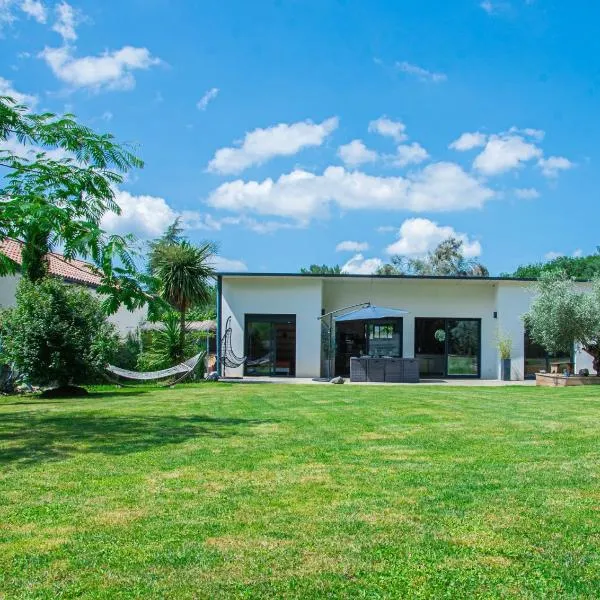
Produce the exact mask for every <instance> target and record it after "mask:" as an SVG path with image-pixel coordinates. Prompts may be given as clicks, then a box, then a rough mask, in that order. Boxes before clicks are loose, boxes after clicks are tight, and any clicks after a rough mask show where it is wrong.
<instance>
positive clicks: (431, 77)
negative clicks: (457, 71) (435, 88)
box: [396, 61, 448, 83]
mask: <svg viewBox="0 0 600 600" xmlns="http://www.w3.org/2000/svg"><path fill="white" fill-rule="evenodd" d="M396 68H397V69H398V70H399V71H402V73H406V74H407V75H412V76H414V77H416V78H417V79H419V80H420V81H427V82H432V83H441V82H442V81H446V80H447V79H448V76H447V75H446V74H444V73H434V72H433V71H428V70H427V69H424V68H423V67H419V66H418V65H413V64H411V63H409V62H406V61H403V62H397V63H396Z"/></svg>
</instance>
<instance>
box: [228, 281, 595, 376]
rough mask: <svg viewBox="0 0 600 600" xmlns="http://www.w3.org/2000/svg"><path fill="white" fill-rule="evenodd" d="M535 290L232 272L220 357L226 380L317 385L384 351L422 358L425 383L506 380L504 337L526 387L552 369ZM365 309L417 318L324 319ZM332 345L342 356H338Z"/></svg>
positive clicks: (583, 359)
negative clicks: (532, 309)
mask: <svg viewBox="0 0 600 600" xmlns="http://www.w3.org/2000/svg"><path fill="white" fill-rule="evenodd" d="M531 285H532V281H531V280H520V279H510V278H503V277H485V278H484V277H472V278H470V277H409V276H376V275H330V276H327V275H304V274H279V273H278V274H266V273H222V274H220V275H219V277H218V299H217V302H218V306H217V328H218V331H219V337H218V339H219V340H220V343H219V349H218V351H219V354H220V358H229V360H226V361H224V362H225V364H222V366H221V369H222V373H221V374H225V375H226V376H236V377H240V376H252V375H262V376H295V377H312V378H314V377H320V376H323V375H326V374H327V373H328V366H329V368H330V369H331V366H332V365H331V362H328V360H327V359H328V358H333V361H332V362H334V365H335V366H334V372H335V374H340V375H347V374H348V369H349V359H350V357H352V356H359V355H373V354H377V352H378V351H383V352H384V353H385V355H386V356H400V357H404V358H414V357H416V358H418V359H419V369H420V375H421V377H422V378H427V377H431V378H435V377H438V378H444V379H445V378H448V377H470V378H481V379H498V378H499V375H500V358H499V354H498V350H497V348H496V340H497V338H498V333H499V331H501V332H502V333H503V334H505V335H508V336H510V338H511V340H512V344H513V351H512V363H511V370H512V372H511V378H512V379H514V380H520V379H524V378H525V377H529V376H532V375H533V373H534V372H535V371H536V370H539V369H544V368H547V366H548V361H549V357H547V356H546V354H545V352H544V351H543V349H542V348H540V347H539V346H537V345H536V344H534V343H532V342H531V341H530V340H529V339H528V336H527V335H526V332H525V328H524V324H523V320H522V315H523V314H524V313H525V312H527V310H528V308H529V305H530V303H531V300H532V297H533V291H532V289H531ZM362 303H371V304H372V305H376V306H380V307H387V308H395V309H403V310H405V311H407V314H406V315H405V316H403V317H401V318H391V319H382V320H379V321H349V322H343V323H342V322H340V323H337V324H336V323H335V321H334V320H332V319H331V318H330V317H325V318H322V319H319V317H321V316H322V315H325V314H327V313H330V312H332V311H337V310H340V309H343V308H345V307H349V306H352V305H357V304H362ZM330 325H331V333H330V329H329V326H330ZM330 339H335V344H334V345H333V344H329V342H328V340H330ZM328 345H329V346H330V347H332V348H334V350H332V352H331V355H328ZM242 356H245V357H246V361H245V362H244V364H240V365H239V366H236V364H237V362H239V361H236V360H235V357H242ZM231 357H233V358H231ZM559 359H560V360H563V361H566V362H570V361H572V360H574V362H575V368H576V370H578V369H581V368H588V369H590V372H591V371H592V370H591V363H592V359H591V357H590V356H589V355H588V354H587V353H585V352H583V351H579V350H577V349H573V350H572V351H570V350H568V349H567V351H566V352H565V355H564V356H561V357H554V360H559ZM222 363H223V361H222ZM223 370H224V373H223ZM329 372H331V371H329Z"/></svg>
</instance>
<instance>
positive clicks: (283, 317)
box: [244, 313, 298, 377]
mask: <svg viewBox="0 0 600 600" xmlns="http://www.w3.org/2000/svg"><path fill="white" fill-rule="evenodd" d="M290 322H293V325H294V368H293V369H291V370H290V373H289V374H287V375H280V374H277V373H276V371H275V368H276V364H275V363H276V357H275V360H274V362H273V364H272V365H271V370H270V372H269V374H268V375H265V377H295V376H296V367H297V363H298V335H297V334H298V327H297V315H295V314H282V313H245V314H244V355H245V356H248V355H249V348H250V339H249V336H248V324H249V323H269V324H271V332H270V336H271V337H270V340H271V342H273V341H274V331H275V328H274V327H272V325H273V324H277V323H290ZM244 376H246V377H260V375H253V374H248V367H247V364H246V363H244Z"/></svg>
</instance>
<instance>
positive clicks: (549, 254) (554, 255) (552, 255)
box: [544, 250, 564, 260]
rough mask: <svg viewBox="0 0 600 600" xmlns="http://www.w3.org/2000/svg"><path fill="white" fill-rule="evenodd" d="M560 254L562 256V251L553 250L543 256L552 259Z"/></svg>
mask: <svg viewBox="0 0 600 600" xmlns="http://www.w3.org/2000/svg"><path fill="white" fill-rule="evenodd" d="M561 256H564V254H563V253H562V252H554V251H553V250H552V251H550V252H546V254H544V258H545V259H546V260H554V259H555V258H560V257H561Z"/></svg>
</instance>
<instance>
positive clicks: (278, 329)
mask: <svg viewBox="0 0 600 600" xmlns="http://www.w3.org/2000/svg"><path fill="white" fill-rule="evenodd" d="M244 331H245V338H246V339H245V348H246V351H245V353H246V357H247V358H246V363H245V365H244V374H245V375H254V376H260V375H262V376H269V377H275V376H276V377H294V376H295V375H296V315H246V326H245V330H244Z"/></svg>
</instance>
